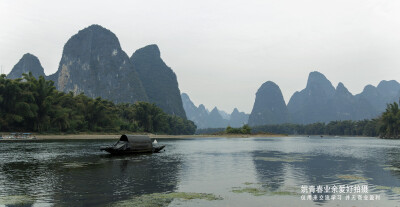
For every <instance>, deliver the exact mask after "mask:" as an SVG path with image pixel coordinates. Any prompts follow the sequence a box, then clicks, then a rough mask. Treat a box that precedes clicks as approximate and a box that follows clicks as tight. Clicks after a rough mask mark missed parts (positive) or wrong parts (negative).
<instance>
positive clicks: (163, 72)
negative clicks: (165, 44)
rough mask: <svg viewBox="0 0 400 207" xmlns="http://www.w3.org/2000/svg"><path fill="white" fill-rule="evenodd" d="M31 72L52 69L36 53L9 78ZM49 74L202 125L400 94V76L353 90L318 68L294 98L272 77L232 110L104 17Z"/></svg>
mask: <svg viewBox="0 0 400 207" xmlns="http://www.w3.org/2000/svg"><path fill="white" fill-rule="evenodd" d="M28 72H32V74H33V75H34V76H35V77H39V76H45V73H44V69H43V67H42V66H41V64H40V61H39V59H38V58H37V57H36V56H34V55H32V54H29V53H27V54H25V55H23V56H22V58H21V59H20V60H19V62H18V63H17V64H16V65H15V66H14V67H13V69H12V70H11V72H10V73H9V74H8V75H7V78H10V79H16V78H20V77H22V74H23V73H28ZM45 78H46V79H48V80H52V81H54V83H55V86H56V88H57V89H58V90H60V91H64V92H73V93H74V94H79V93H85V95H87V96H89V97H92V98H96V97H102V98H104V99H108V100H111V101H113V102H115V103H134V102H136V101H147V102H151V103H155V104H156V105H157V106H159V107H160V108H162V109H163V110H164V111H165V112H166V113H169V114H173V115H177V116H180V117H183V118H188V119H189V120H192V121H194V122H195V124H196V125H197V127H198V128H199V129H202V128H224V127H227V126H231V127H240V126H242V125H243V124H247V123H249V125H251V126H257V125H267V124H282V123H298V124H309V123H315V122H329V121H334V120H362V119H371V118H375V117H377V116H378V115H379V114H380V113H382V112H383V111H384V110H385V108H386V104H387V103H391V102H394V101H398V100H399V97H400V84H399V83H398V82H397V81H394V80H391V81H381V82H380V83H379V84H378V86H376V87H375V86H372V85H367V86H365V88H364V90H363V91H362V92H361V93H360V94H357V95H353V94H351V93H350V92H349V91H348V90H347V88H346V87H345V86H344V85H343V83H339V84H338V85H337V86H336V88H335V87H334V86H333V85H332V83H331V82H330V81H329V80H328V79H327V78H326V77H325V76H324V75H323V74H321V73H319V72H316V71H314V72H311V73H310V74H309V76H308V81H307V85H306V87H305V88H304V89H303V90H301V91H297V92H295V93H294V94H293V96H292V97H291V98H290V100H289V102H288V104H287V105H286V103H285V100H284V99H283V96H282V92H281V90H280V88H279V86H278V85H276V84H275V83H274V82H272V81H267V82H265V83H264V84H262V86H261V87H260V88H259V89H258V91H257V93H256V99H255V102H254V106H253V110H252V112H251V114H250V115H249V114H245V113H244V112H239V110H238V109H236V108H235V109H234V110H233V111H232V113H231V114H229V113H226V112H224V111H221V110H218V108H217V107H215V108H214V109H212V110H211V111H209V110H208V109H206V108H205V107H204V105H202V104H200V105H199V106H196V105H194V104H193V102H192V101H191V100H190V98H189V96H188V95H187V94H185V93H183V94H181V92H180V90H179V86H178V81H177V77H176V74H175V73H174V72H173V70H172V69H171V68H170V67H168V66H167V65H166V64H165V62H164V61H163V60H162V59H161V54H160V50H159V48H158V46H157V45H148V46H145V47H143V48H141V49H138V50H136V51H135V52H134V53H133V54H132V56H131V57H129V56H128V55H127V54H126V53H125V52H124V51H123V50H122V48H121V46H120V43H119V40H118V38H117V36H116V35H115V34H114V33H112V32H111V31H110V30H108V29H105V28H103V27H101V26H99V25H91V26H89V27H87V28H85V29H83V30H81V31H79V32H78V33H77V34H75V35H73V36H72V37H71V38H70V39H69V40H68V41H67V43H66V44H65V45H64V49H63V53H62V58H61V60H60V64H59V67H58V70H57V72H56V73H54V74H52V75H50V76H45Z"/></svg>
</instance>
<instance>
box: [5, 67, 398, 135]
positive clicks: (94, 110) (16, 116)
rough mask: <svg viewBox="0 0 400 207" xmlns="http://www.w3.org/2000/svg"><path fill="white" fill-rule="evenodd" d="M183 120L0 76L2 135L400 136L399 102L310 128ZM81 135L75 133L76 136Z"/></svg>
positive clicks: (146, 106)
mask: <svg viewBox="0 0 400 207" xmlns="http://www.w3.org/2000/svg"><path fill="white" fill-rule="evenodd" d="M196 128H197V127H196V125H195V124H194V123H193V122H192V121H190V120H187V119H185V118H182V117H179V116H175V115H170V114H167V113H165V112H164V111H163V110H162V109H160V108H159V107H157V106H156V105H155V104H152V103H147V102H135V103H134V104H128V103H119V104H115V103H113V102H111V101H108V100H104V99H101V98H95V99H93V98H89V97H87V96H85V95H84V94H83V93H81V94H78V95H75V94H74V93H72V92H69V93H64V92H60V91H58V90H56V88H55V86H54V82H53V81H49V80H45V79H44V77H43V76H41V77H39V78H38V79H36V78H35V77H34V76H33V75H32V74H31V73H29V74H24V75H23V78H19V79H14V80H13V79H7V78H6V76H5V75H1V76H0V131H2V132H15V131H16V132H22V131H23V132H34V133H39V134H53V135H54V134H82V133H84V134H86V135H85V136H87V135H88V134H91V133H96V134H97V135H95V136H98V134H107V133H108V134H113V133H121V132H124V133H150V134H161V135H164V136H165V135H194V134H197V135H201V136H203V135H214V136H221V135H225V136H227V135H232V136H233V135H234V134H237V135H238V136H239V137H240V136H248V135H253V136H271V135H274V136H276V135H279V134H281V135H282V134H283V135H285V134H300V135H322V134H326V135H341V136H343V135H345V136H372V137H374V136H379V137H381V138H400V136H399V131H400V110H399V104H398V103H396V102H394V103H391V104H388V105H387V108H386V111H385V112H383V113H382V114H381V115H380V116H379V117H378V118H376V119H371V120H360V121H349V120H345V121H331V122H329V123H314V124H307V125H302V124H289V123H288V124H278V125H264V126H255V127H252V128H250V127H249V126H248V125H244V126H243V127H241V128H232V127H227V128H226V129H218V128H217V129H198V130H197V131H196ZM78 136H79V135H78Z"/></svg>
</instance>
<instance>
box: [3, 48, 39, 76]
mask: <svg viewBox="0 0 400 207" xmlns="http://www.w3.org/2000/svg"><path fill="white" fill-rule="evenodd" d="M29 72H31V73H32V75H33V76H34V77H35V78H39V77H40V76H43V77H45V74H44V69H43V67H42V65H41V64H40V61H39V59H38V58H37V57H36V56H34V55H32V54H29V53H26V54H25V55H23V56H22V58H21V59H20V60H19V61H18V63H17V64H16V65H15V66H14V67H13V68H12V70H11V72H10V73H9V74H8V75H7V78H8V79H17V78H22V74H24V73H29Z"/></svg>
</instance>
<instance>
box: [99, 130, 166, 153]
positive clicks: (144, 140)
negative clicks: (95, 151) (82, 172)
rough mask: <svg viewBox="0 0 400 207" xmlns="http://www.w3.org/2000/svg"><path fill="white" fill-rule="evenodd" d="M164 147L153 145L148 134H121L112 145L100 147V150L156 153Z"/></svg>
mask: <svg viewBox="0 0 400 207" xmlns="http://www.w3.org/2000/svg"><path fill="white" fill-rule="evenodd" d="M164 147H165V145H161V146H153V143H152V142H151V139H150V137H149V136H144V135H125V134H123V135H122V136H121V137H120V138H119V140H118V141H117V142H116V143H115V144H114V145H111V146H108V147H102V148H100V150H104V151H106V152H108V153H110V154H113V155H128V154H141V153H157V152H160V151H161V150H162V149H164Z"/></svg>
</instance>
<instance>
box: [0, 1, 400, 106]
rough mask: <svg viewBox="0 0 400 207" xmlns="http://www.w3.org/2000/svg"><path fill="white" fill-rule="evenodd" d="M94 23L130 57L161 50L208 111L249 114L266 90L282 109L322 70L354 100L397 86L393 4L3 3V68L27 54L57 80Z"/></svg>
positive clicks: (396, 9)
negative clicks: (64, 59)
mask: <svg viewBox="0 0 400 207" xmlns="http://www.w3.org/2000/svg"><path fill="white" fill-rule="evenodd" d="M91 24H100V25H102V26H103V27H105V28H107V29H110V30H111V31H112V32H114V33H115V34H116V35H117V37H118V38H119V41H120V43H121V46H122V49H123V50H124V51H125V52H126V53H127V54H128V55H129V56H131V55H132V53H133V52H134V51H135V50H136V49H139V48H141V47H143V46H145V45H148V44H157V45H158V46H159V48H160V50H161V56H162V58H163V59H164V61H165V62H166V64H167V65H168V66H170V67H171V68H172V69H173V70H174V71H175V73H176V75H177V77H178V82H179V87H180V90H181V92H186V93H188V94H189V96H190V97H191V99H192V100H193V102H194V103H195V104H196V105H198V104H200V103H203V104H204V105H205V106H206V107H207V108H209V109H212V108H213V107H214V106H217V107H218V108H219V109H222V110H225V111H227V112H229V113H230V112H231V111H232V110H233V108H234V107H237V108H238V109H239V110H240V111H245V112H248V113H249V112H251V109H252V107H253V103H254V99H255V93H256V91H257V89H258V88H259V87H260V86H261V84H262V83H264V82H266V81H268V80H271V81H274V82H275V83H277V84H278V85H279V86H280V88H281V90H282V92H283V95H284V98H285V101H286V103H287V102H288V101H289V99H290V97H291V95H292V94H293V93H294V92H295V91H298V90H301V89H303V88H304V87H305V85H306V81H307V76H308V73H309V72H311V71H315V70H317V71H320V72H322V73H323V74H325V76H327V78H328V79H329V80H330V81H331V82H332V83H333V84H334V86H335V87H336V85H337V84H338V83H339V82H343V83H344V85H345V86H346V87H347V88H348V89H349V90H350V92H352V93H353V94H357V93H360V92H361V91H362V89H363V87H364V86H365V85H367V84H372V85H377V84H378V83H379V81H380V80H392V79H395V80H400V1H398V0H274V1H269V0H246V1H244V0H243V1H236V0H226V1H222V0H221V1H215V0H199V1H190V0H168V1H165V0H158V1H156V0H142V1H132V0H130V1H118V0H114V1H101V0H93V1H90V0H85V1H81V0H68V1H55V0H35V1H32V0H18V1H15V0H0V65H1V66H2V70H3V72H4V73H9V72H10V71H11V69H12V67H13V66H14V65H15V64H16V63H17V62H18V60H19V59H20V58H21V57H22V55H23V54H24V53H27V52H29V53H32V54H34V55H36V56H37V57H38V58H39V60H40V61H41V63H42V66H43V67H44V69H45V73H46V74H47V75H49V74H52V73H54V72H56V70H57V68H58V64H59V61H60V59H61V55H62V49H63V46H64V44H65V43H66V42H67V40H68V39H69V38H70V37H71V36H72V35H74V34H76V33H77V32H78V31H79V30H81V29H83V28H85V27H87V26H89V25H91Z"/></svg>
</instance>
